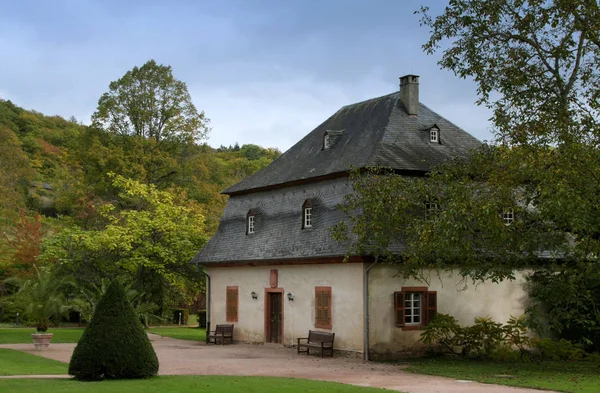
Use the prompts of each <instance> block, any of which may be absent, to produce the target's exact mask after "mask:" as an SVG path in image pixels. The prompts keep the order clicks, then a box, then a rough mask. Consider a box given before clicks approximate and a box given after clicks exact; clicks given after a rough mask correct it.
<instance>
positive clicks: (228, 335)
mask: <svg viewBox="0 0 600 393" xmlns="http://www.w3.org/2000/svg"><path fill="white" fill-rule="evenodd" d="M219 340H220V341H221V344H222V345H225V341H227V340H229V343H230V344H232V343H233V325H229V324H223V325H217V327H216V328H215V330H212V331H210V332H206V342H207V343H213V344H218V342H219Z"/></svg>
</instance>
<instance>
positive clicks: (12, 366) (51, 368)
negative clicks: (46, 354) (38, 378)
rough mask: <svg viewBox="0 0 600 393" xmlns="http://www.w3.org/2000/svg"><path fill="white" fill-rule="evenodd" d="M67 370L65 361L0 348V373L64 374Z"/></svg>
mask: <svg viewBox="0 0 600 393" xmlns="http://www.w3.org/2000/svg"><path fill="white" fill-rule="evenodd" d="M67 371H68V365H67V364H66V363H62V362H58V361H56V360H51V359H46V358H43V357H41V356H35V355H31V354H28V353H25V352H19V351H15V350H12V349H3V348H0V375H32V374H42V375H50V374H66V373H67ZM1 390H2V389H0V391H1Z"/></svg>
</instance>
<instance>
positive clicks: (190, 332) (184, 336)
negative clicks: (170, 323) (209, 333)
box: [148, 327, 206, 341]
mask: <svg viewBox="0 0 600 393" xmlns="http://www.w3.org/2000/svg"><path fill="white" fill-rule="evenodd" d="M148 332H149V333H154V334H159V335H161V336H165V337H172V338H179V339H181V340H195V341H205V340H206V330H205V329H200V328H197V327H157V328H150V329H148Z"/></svg>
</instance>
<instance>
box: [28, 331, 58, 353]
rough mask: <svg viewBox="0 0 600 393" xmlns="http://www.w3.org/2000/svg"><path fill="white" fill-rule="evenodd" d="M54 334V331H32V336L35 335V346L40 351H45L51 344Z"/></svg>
mask: <svg viewBox="0 0 600 393" xmlns="http://www.w3.org/2000/svg"><path fill="white" fill-rule="evenodd" d="M52 336H53V334H52V333H32V334H31V337H33V346H34V347H35V349H37V350H38V351H45V350H46V349H48V346H49V345H50V340H52Z"/></svg>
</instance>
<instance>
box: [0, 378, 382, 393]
mask: <svg viewBox="0 0 600 393" xmlns="http://www.w3.org/2000/svg"><path fill="white" fill-rule="evenodd" d="M83 390H85V392H86V393H121V392H123V393H125V392H127V393H131V392H133V393H135V392H143V393H164V392H169V393H179V392H181V393H188V392H190V391H193V392H195V393H202V392H206V393H234V392H248V393H271V392H272V393H280V392H286V393H301V392H302V393H320V392H328V393H380V392H381V393H383V392H387V390H383V389H375V388H365V387H360V386H353V385H344V384H341V383H335V382H321V381H309V380H305V379H293V378H270V377H224V376H185V377H184V376H177V377H175V376H173V377H170V376H169V377H156V378H152V379H143V380H125V381H102V382H77V381H74V380H65V379H46V380H36V379H4V380H2V379H0V391H1V392H3V393H22V392H53V393H71V392H81V391H83Z"/></svg>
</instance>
